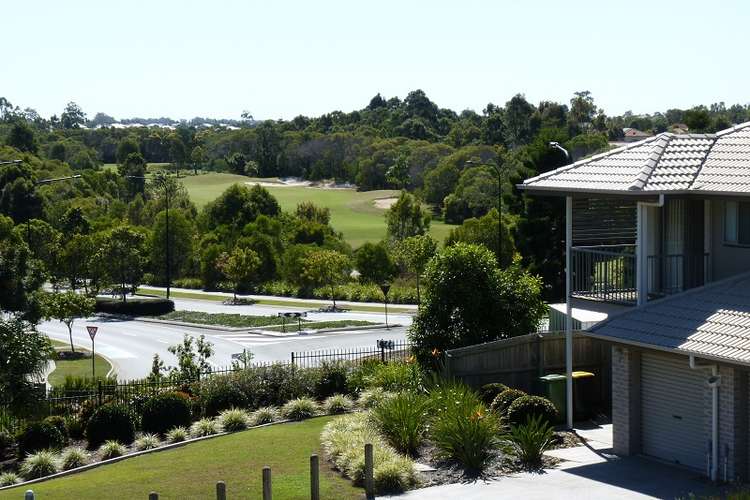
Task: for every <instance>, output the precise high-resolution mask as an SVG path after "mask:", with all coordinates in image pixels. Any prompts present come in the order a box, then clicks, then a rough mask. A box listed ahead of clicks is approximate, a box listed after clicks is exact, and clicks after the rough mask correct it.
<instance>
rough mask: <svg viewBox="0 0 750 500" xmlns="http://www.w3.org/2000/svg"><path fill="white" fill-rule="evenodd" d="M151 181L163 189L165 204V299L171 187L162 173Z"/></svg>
mask: <svg viewBox="0 0 750 500" xmlns="http://www.w3.org/2000/svg"><path fill="white" fill-rule="evenodd" d="M125 177H126V178H127V179H142V180H144V181H146V180H148V178H147V177H144V176H142V175H126V176H125ZM151 180H152V181H154V182H156V183H158V184H159V185H160V186H161V187H162V188H163V189H164V206H165V210H164V212H165V219H166V220H165V222H166V232H165V235H164V247H165V248H164V255H165V257H166V262H165V264H166V266H165V274H166V278H167V299H168V298H169V291H170V288H171V286H172V273H171V267H172V266H171V259H170V246H169V201H170V198H171V196H172V192H171V187H170V186H169V183H168V182H167V177H166V176H163V175H158V176H156V177H154V178H152V179H151Z"/></svg>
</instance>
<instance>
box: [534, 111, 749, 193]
mask: <svg viewBox="0 0 750 500" xmlns="http://www.w3.org/2000/svg"><path fill="white" fill-rule="evenodd" d="M523 187H524V188H527V189H544V190H552V191H572V190H575V191H584V192H586V191H592V192H608V191H609V192H628V193H630V194H637V193H641V192H643V193H645V192H648V193H665V192H676V191H683V192H691V191H696V192H725V193H750V122H748V123H743V124H741V125H737V126H735V127H733V128H731V129H727V130H724V131H722V132H717V133H716V134H672V133H663V134H659V135H657V136H655V137H650V138H648V139H645V140H643V141H638V142H634V143H632V144H628V145H626V146H623V147H620V148H617V149H613V150H611V151H607V152H606V153H602V154H599V155H595V156H592V157H589V158H586V159H583V160H580V161H577V162H575V163H573V164H572V165H568V166H565V167H562V168H558V169H557V170H553V171H551V172H547V173H545V174H542V175H539V176H537V177H533V178H531V179H527V180H526V181H524V183H523Z"/></svg>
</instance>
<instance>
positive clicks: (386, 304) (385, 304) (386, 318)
mask: <svg viewBox="0 0 750 500" xmlns="http://www.w3.org/2000/svg"><path fill="white" fill-rule="evenodd" d="M383 305H384V306H385V329H386V330H388V296H387V295H386V296H385V300H384V301H383Z"/></svg>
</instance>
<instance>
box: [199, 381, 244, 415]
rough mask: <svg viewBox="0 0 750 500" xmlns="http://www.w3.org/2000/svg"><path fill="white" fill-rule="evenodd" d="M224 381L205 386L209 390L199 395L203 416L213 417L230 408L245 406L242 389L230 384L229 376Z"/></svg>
mask: <svg viewBox="0 0 750 500" xmlns="http://www.w3.org/2000/svg"><path fill="white" fill-rule="evenodd" d="M225 379H226V380H221V381H219V382H218V383H211V384H210V385H207V386H206V387H208V388H209V390H207V391H204V392H203V394H202V395H201V405H202V407H203V414H204V415H206V416H209V417H213V416H216V415H218V414H219V413H221V412H222V411H224V410H228V409H230V408H242V407H244V406H247V398H246V397H245V394H244V393H243V392H242V389H240V388H239V387H238V386H237V385H235V384H234V383H232V380H231V379H232V377H231V376H229V377H225ZM222 382H224V383H222Z"/></svg>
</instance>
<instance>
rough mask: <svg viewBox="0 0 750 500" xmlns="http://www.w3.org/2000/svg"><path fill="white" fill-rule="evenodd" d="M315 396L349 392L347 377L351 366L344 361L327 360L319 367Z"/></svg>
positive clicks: (321, 396) (320, 396)
mask: <svg viewBox="0 0 750 500" xmlns="http://www.w3.org/2000/svg"><path fill="white" fill-rule="evenodd" d="M317 375H318V377H317V379H316V380H315V397H316V398H319V399H323V398H327V397H328V396H332V395H334V394H344V393H347V392H348V390H347V386H346V379H347V377H348V375H349V368H348V367H347V365H346V363H344V362H343V361H326V362H324V363H323V364H322V365H321V366H320V368H318V369H317Z"/></svg>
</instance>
